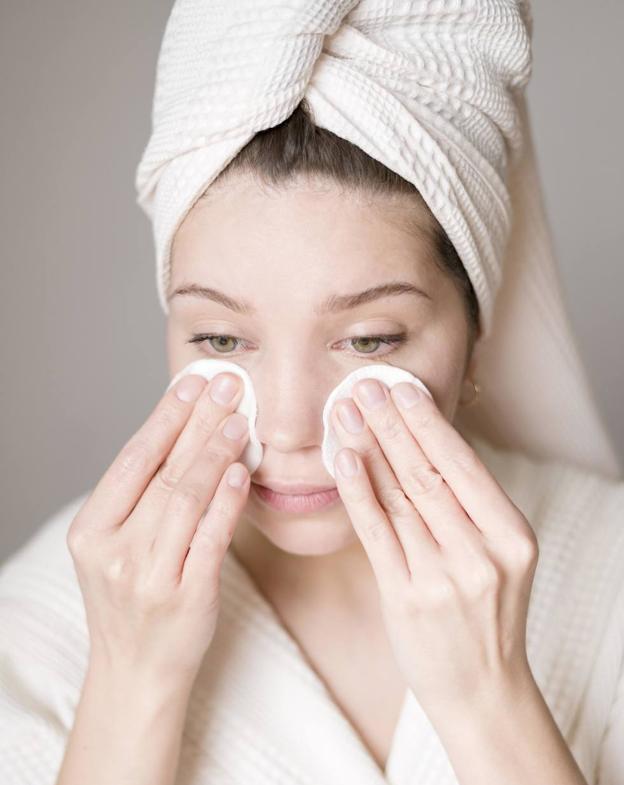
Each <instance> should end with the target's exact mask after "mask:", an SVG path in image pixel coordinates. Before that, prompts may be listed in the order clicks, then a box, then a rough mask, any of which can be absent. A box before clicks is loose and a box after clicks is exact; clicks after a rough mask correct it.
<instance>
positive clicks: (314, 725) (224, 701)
mask: <svg viewBox="0 0 624 785" xmlns="http://www.w3.org/2000/svg"><path fill="white" fill-rule="evenodd" d="M473 446H474V447H475V449H476V450H477V452H478V453H479V455H480V457H481V459H482V460H483V461H484V463H485V464H486V466H487V467H488V468H489V469H490V471H491V472H492V473H493V475H494V477H496V479H497V480H498V482H500V483H501V485H502V487H503V488H504V490H505V492H506V493H508V494H509V496H510V498H511V499H512V500H513V501H514V503H516V504H517V505H518V506H519V508H520V509H521V510H522V511H523V513H524V514H525V515H526V516H527V518H528V519H529V520H530V521H531V524H532V526H533V527H534V529H535V532H536V534H537V536H538V541H539V545H540V558H539V561H538V565H537V570H536V574H535V580H534V584H533V590H532V593H531V598H530V603H529V614H528V620H527V654H528V657H529V663H530V665H531V669H532V671H533V673H534V675H535V678H536V681H537V683H538V685H539V687H540V690H541V691H542V693H543V694H544V697H545V700H546V702H547V704H548V706H549V708H550V710H551V711H552V713H553V716H554V718H555V720H556V722H557V724H558V725H559V727H560V728H561V730H562V733H563V735H564V737H565V739H566V742H567V744H568V745H569V746H570V749H571V750H572V753H573V754H574V756H575V758H576V759H577V761H578V762H579V765H580V766H581V768H582V771H583V773H584V775H585V778H586V779H587V782H588V783H589V785H622V783H624V745H623V744H622V739H624V670H623V652H624V575H623V572H622V564H623V563H624V527H623V526H622V522H623V521H622V510H624V483H622V482H619V483H613V482H609V481H607V480H606V479H604V478H603V477H601V476H599V475H595V474H592V473H590V472H587V471H586V470H578V469H575V468H573V467H570V466H568V465H563V464H557V463H547V464H543V465H542V464H540V463H537V462H534V461H531V460H529V459H528V458H527V457H526V456H524V455H521V454H518V453H505V452H502V451H498V450H494V449H493V448H490V447H489V446H487V445H486V444H485V443H479V442H476V441H475V442H473ZM84 499H85V496H82V497H80V498H78V499H75V500H73V501H72V502H70V503H69V504H68V505H66V506H65V507H64V508H62V509H61V510H59V511H58V512H57V513H56V514H55V515H52V516H51V517H50V519H49V520H47V521H46V522H45V523H44V525H43V526H42V527H41V528H40V529H39V531H38V532H37V533H36V534H35V535H34V536H33V537H32V538H31V539H30V540H29V542H27V543H26V544H25V545H24V546H23V547H22V548H20V550H19V551H18V552H16V553H15V554H14V555H13V556H12V557H11V559H10V560H8V561H7V562H6V563H5V564H3V565H2V567H1V568H0V630H1V631H2V632H1V635H0V782H1V783H2V785H54V783H55V782H56V774H57V772H58V767H59V765H60V762H61V760H62V757H63V752H64V749H65V745H66V743H67V738H68V734H69V732H70V729H71V728H72V726H73V722H74V716H75V711H76V706H77V704H78V700H79V697H80V691H81V687H82V683H83V681H84V676H85V670H86V667H87V661H88V652H89V643H88V630H87V627H86V623H85V615H84V606H83V601H82V595H81V593H80V588H79V585H78V582H77V580H76V576H75V574H74V570H73V564H72V562H71V558H70V555H69V552H68V551H67V547H66V542H65V538H66V534H67V529H68V527H69V525H70V523H71V520H72V518H73V517H74V515H75V514H76V512H77V511H78V509H79V508H80V506H81V505H82V503H83V501H84ZM220 597H221V601H220V611H219V617H218V621H217V629H216V633H215V637H214V639H213V641H212V643H211V646H210V648H209V649H208V652H207V655H206V658H205V660H204V663H203V665H202V668H201V671H200V673H199V675H198V678H197V680H196V683H195V685H194V687H193V691H192V695H191V700H190V704H189V707H188V712H187V717H186V721H185V726H184V732H183V735H182V746H181V754H180V764H179V769H178V774H177V777H176V783H178V785H182V784H184V785H276V783H280V785H457V780H456V778H455V777H454V775H453V772H452V769H451V767H450V763H449V761H448V758H447V755H446V753H445V751H444V747H443V745H442V744H441V741H440V739H439V737H438V736H437V734H436V732H435V730H434V729H433V727H432V726H431V724H430V723H429V721H428V720H427V717H426V716H425V715H424V713H423V712H422V711H421V709H420V705H419V703H418V701H417V700H416V698H415V696H414V695H413V694H412V693H410V692H407V693H406V695H405V697H404V702H403V706H402V709H401V714H400V717H399V720H398V724H397V725H396V727H395V731H394V734H393V737H392V743H391V748H390V756H389V759H388V761H387V766H386V771H385V773H384V772H381V771H380V769H379V767H378V766H377V765H376V764H375V761H374V759H373V758H372V756H371V754H370V752H369V751H368V749H367V747H366V745H365V744H364V743H363V741H362V739H361V738H360V736H359V734H358V733H357V730H356V729H355V727H354V726H353V725H352V724H351V723H350V721H349V719H348V717H347V716H346V715H345V714H344V713H343V712H342V711H341V708H340V706H339V705H338V704H337V702H336V700H335V698H334V695H333V694H332V693H331V692H330V691H329V690H328V689H327V686H326V685H325V683H324V681H323V680H322V679H321V678H320V677H319V675H318V674H317V673H316V671H315V670H313V669H312V668H311V666H310V663H309V660H308V659H307V658H306V657H305V655H304V653H303V652H302V649H301V648H300V646H299V644H298V643H297V641H296V640H295V639H294V638H293V637H292V636H291V635H290V633H289V631H288V629H287V628H286V627H284V626H283V624H282V623H281V621H280V619H279V617H278V616H277V615H276V613H275V612H274V610H273V608H272V606H271V605H270V604H269V603H268V602H267V601H266V600H265V599H264V597H263V595H262V594H261V593H260V592H259V591H258V590H257V589H256V587H255V584H254V583H253V580H252V579H251V577H250V576H249V575H248V574H247V572H246V571H245V569H244V568H243V566H242V565H241V564H240V563H239V562H238V561H237V560H236V557H235V555H234V553H233V551H232V549H228V551H227V552H226V557H225V561H224V562H223V565H222V570H221V595H220ZM518 732H519V733H522V728H519V729H518ZM94 741H96V740H94Z"/></svg>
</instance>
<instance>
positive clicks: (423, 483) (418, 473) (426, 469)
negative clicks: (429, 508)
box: [407, 463, 444, 496]
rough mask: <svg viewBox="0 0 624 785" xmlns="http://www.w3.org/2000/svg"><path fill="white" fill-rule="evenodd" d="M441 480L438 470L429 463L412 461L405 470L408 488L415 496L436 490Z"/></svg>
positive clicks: (440, 484)
mask: <svg viewBox="0 0 624 785" xmlns="http://www.w3.org/2000/svg"><path fill="white" fill-rule="evenodd" d="M443 482H444V480H443V478H442V475H441V474H440V472H439V471H437V469H435V467H434V466H432V465H431V464H430V463H414V464H412V465H411V466H410V467H409V469H408V470H407V484H408V488H409V490H410V491H411V492H413V493H414V494H415V495H417V496H418V495H420V494H423V493H430V492H435V491H437V490H438V489H439V488H440V487H441V486H442V483H443Z"/></svg>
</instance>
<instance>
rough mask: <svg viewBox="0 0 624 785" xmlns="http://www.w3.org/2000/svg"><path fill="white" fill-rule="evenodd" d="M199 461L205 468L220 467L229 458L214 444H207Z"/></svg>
mask: <svg viewBox="0 0 624 785" xmlns="http://www.w3.org/2000/svg"><path fill="white" fill-rule="evenodd" d="M200 459H201V462H202V464H203V465H205V466H208V467H215V466H216V467H220V466H222V465H223V464H224V463H225V462H226V461H229V460H230V456H229V454H228V453H227V452H226V451H225V450H222V449H220V448H219V447H217V446H216V444H214V443H211V442H208V443H207V444H206V445H205V446H204V447H203V449H202V451H201V456H200Z"/></svg>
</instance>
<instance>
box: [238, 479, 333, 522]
mask: <svg viewBox="0 0 624 785" xmlns="http://www.w3.org/2000/svg"><path fill="white" fill-rule="evenodd" d="M251 487H252V489H253V491H254V493H255V495H256V496H257V497H258V499H260V501H261V502H262V503H263V504H266V505H267V506H268V507H270V508H271V509H273V510H279V511H280V512H290V513H296V514H298V515H301V514H305V513H311V512H316V511H317V510H322V509H323V508H325V507H329V506H330V505H333V504H336V503H337V502H338V501H339V500H340V495H339V493H338V489H337V488H336V487H333V488H329V489H326V490H322V491H319V492H316V493H314V492H313V493H280V492H278V491H275V490H273V489H272V488H268V487H266V486H264V485H260V484H258V483H255V482H252V483H251ZM290 487H291V488H292V487H293V486H290ZM307 487H310V486H309V485H308V486H307Z"/></svg>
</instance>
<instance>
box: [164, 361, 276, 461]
mask: <svg viewBox="0 0 624 785" xmlns="http://www.w3.org/2000/svg"><path fill="white" fill-rule="evenodd" d="M224 371H227V372H229V373H235V374H236V375H237V376H240V378H241V379H242V380H243V385H244V391H243V396H242V398H241V400H240V403H239V404H238V407H237V408H236V411H237V412H240V413H241V414H242V415H244V416H245V417H246V418H247V422H248V424H249V439H248V441H247V444H246V445H245V449H244V450H243V452H242V453H241V455H240V457H239V458H238V460H239V461H240V462H241V463H243V464H244V465H245V466H246V467H247V469H248V471H249V473H250V474H251V473H252V472H254V471H255V470H256V469H257V468H258V466H260V462H261V461H262V444H261V443H260V441H259V440H258V437H257V436H256V417H257V414H258V406H257V403H256V394H255V392H254V389H253V385H252V383H251V377H250V376H249V374H248V373H247V371H245V370H244V368H241V366H240V365H237V364H236V363H233V362H229V361H228V360H217V359H212V358H210V357H206V358H202V359H200V360H195V361H193V362H192V363H189V365H187V366H186V367H185V368H183V369H182V370H181V371H180V372H179V373H177V374H176V375H175V376H174V377H173V379H172V380H171V381H170V382H169V386H168V387H167V391H168V390H170V389H171V387H173V385H174V384H175V383H176V382H177V381H178V379H181V378H182V377H183V376H186V375H187V374H189V373H196V374H198V375H199V376H203V377H204V378H205V379H208V380H210V379H212V377H213V376H216V375H217V374H218V373H223V372H224Z"/></svg>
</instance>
